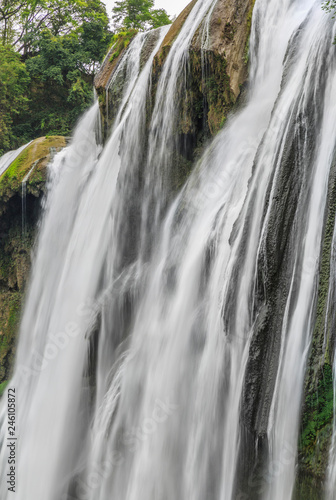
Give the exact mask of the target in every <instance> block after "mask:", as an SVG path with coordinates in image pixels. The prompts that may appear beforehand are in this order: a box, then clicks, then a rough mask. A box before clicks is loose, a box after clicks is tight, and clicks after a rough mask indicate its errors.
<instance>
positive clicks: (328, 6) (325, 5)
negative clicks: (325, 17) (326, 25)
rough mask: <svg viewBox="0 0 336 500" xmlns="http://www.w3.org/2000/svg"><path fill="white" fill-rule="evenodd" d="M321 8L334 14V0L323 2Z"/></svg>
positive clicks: (335, 0) (335, 9) (335, 5)
mask: <svg viewBox="0 0 336 500" xmlns="http://www.w3.org/2000/svg"><path fill="white" fill-rule="evenodd" d="M322 9H323V10H325V11H326V12H332V13H333V14H334V15H335V13H336V0H327V1H325V2H323V4H322Z"/></svg>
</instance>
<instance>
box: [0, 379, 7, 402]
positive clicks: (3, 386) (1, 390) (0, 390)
mask: <svg viewBox="0 0 336 500" xmlns="http://www.w3.org/2000/svg"><path fill="white" fill-rule="evenodd" d="M7 385H8V382H3V383H2V384H0V398H1V396H3V394H4V392H5V390H6V387H7Z"/></svg>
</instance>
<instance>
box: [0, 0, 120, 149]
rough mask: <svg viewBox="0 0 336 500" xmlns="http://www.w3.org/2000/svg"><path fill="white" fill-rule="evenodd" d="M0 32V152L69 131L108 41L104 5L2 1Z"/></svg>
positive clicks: (85, 0) (82, 0) (87, 0)
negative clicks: (2, 41) (0, 38)
mask: <svg viewBox="0 0 336 500" xmlns="http://www.w3.org/2000/svg"><path fill="white" fill-rule="evenodd" d="M15 6H17V8H16V9H14V7H15ZM19 7H20V8H19ZM11 9H12V10H11ZM13 12H15V14H13V16H12V17H10V14H11V13H13ZM6 16H7V17H6ZM12 25H13V26H12ZM11 26H12V27H11ZM0 34H1V37H2V40H5V41H6V45H4V43H2V44H0V155H1V154H3V153H4V152H6V151H7V150H9V149H15V148H16V147H18V146H20V145H21V144H24V143H26V142H28V141H29V140H31V139H34V138H36V137H39V136H41V135H47V134H49V135H69V134H70V133H71V130H72V129H73V127H74V125H75V123H76V121H77V120H78V118H79V116H80V114H81V113H82V112H83V111H84V110H85V109H86V108H87V107H88V106H89V105H90V103H91V102H92V98H93V90H92V84H93V79H94V75H95V73H96V71H97V69H98V67H99V63H100V62H101V61H102V59H103V58H104V56H105V54H106V51H107V49H108V47H109V46H110V44H111V39H112V33H111V31H110V29H109V19H108V16H107V13H106V7H105V5H104V3H102V2H101V1H100V0H76V1H70V0H49V1H46V0H38V1H36V0H35V1H34V2H33V1H24V2H21V3H20V4H16V3H15V2H7V1H6V0H5V1H3V3H2V4H1V7H0ZM10 44H11V45H10Z"/></svg>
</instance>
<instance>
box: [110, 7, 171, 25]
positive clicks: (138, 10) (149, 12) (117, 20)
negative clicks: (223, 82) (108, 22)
mask: <svg viewBox="0 0 336 500" xmlns="http://www.w3.org/2000/svg"><path fill="white" fill-rule="evenodd" d="M112 19H113V23H114V27H115V28H116V30H117V31H120V30H124V29H126V30H129V29H136V30H140V31H143V30H146V29H149V28H159V27H160V26H164V25H166V24H169V23H170V22H171V21H170V19H169V16H168V14H167V12H166V11H165V10H164V9H154V0H119V1H117V2H116V3H115V7H114V8H113V14H112Z"/></svg>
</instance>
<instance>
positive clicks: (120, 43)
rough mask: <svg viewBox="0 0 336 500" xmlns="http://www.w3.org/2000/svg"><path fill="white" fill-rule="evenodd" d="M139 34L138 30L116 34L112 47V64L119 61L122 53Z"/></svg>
mask: <svg viewBox="0 0 336 500" xmlns="http://www.w3.org/2000/svg"><path fill="white" fill-rule="evenodd" d="M136 34H137V30H135V29H130V30H127V31H120V32H119V33H116V34H115V35H114V36H113V38H112V42H113V43H112V47H114V50H113V53H112V56H111V59H110V62H113V61H114V60H115V59H118V57H119V56H120V54H121V52H122V51H123V50H124V49H126V48H127V47H128V45H129V44H130V42H131V40H132V38H133V37H134V36H135V35H136Z"/></svg>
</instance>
